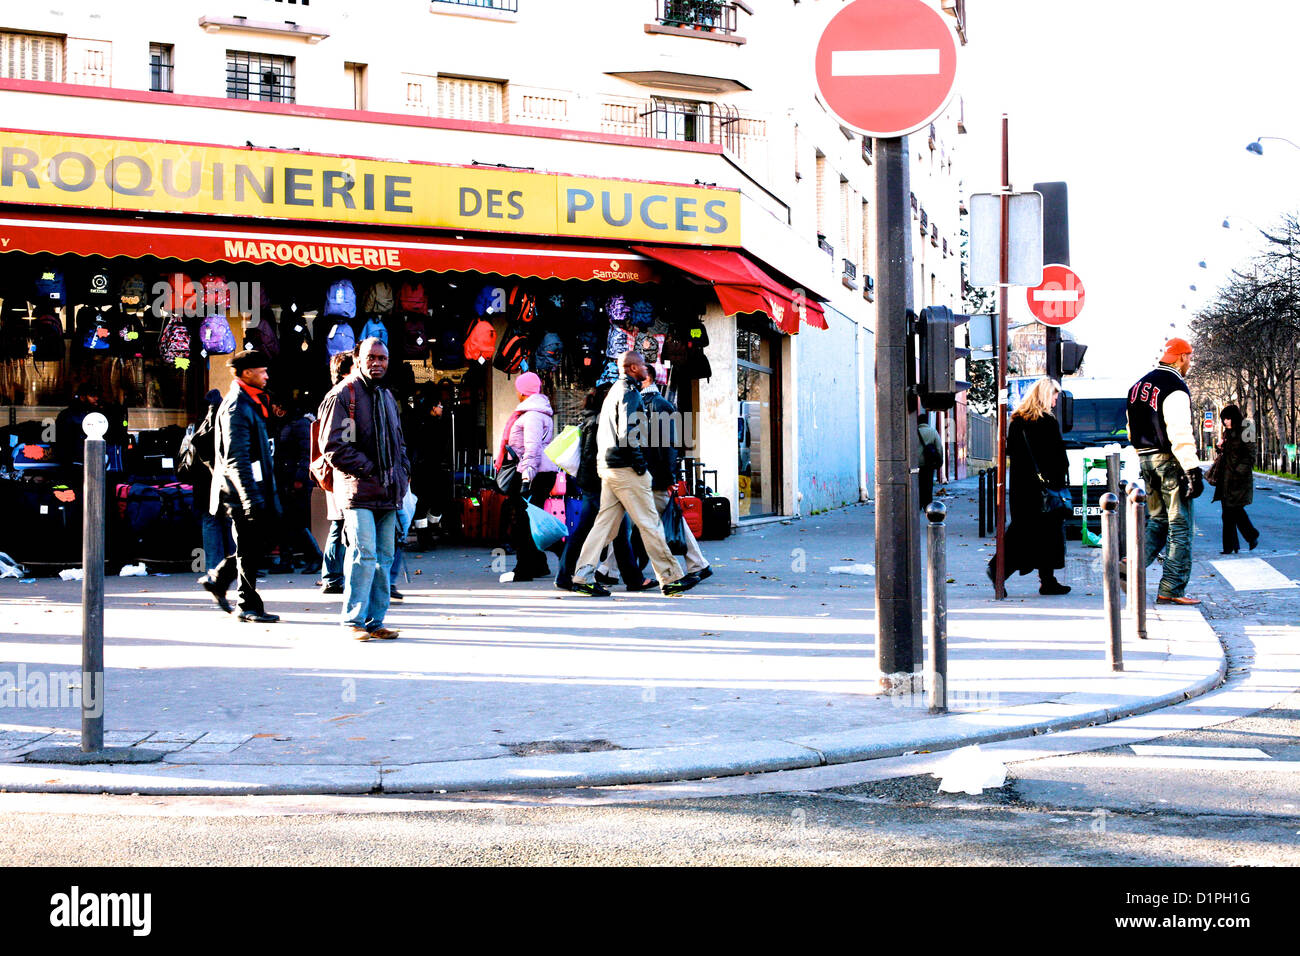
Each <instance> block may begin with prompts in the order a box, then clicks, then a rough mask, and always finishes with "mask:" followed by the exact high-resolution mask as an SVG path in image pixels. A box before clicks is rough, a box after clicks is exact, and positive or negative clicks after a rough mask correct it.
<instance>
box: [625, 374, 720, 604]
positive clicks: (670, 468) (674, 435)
mask: <svg viewBox="0 0 1300 956" xmlns="http://www.w3.org/2000/svg"><path fill="white" fill-rule="evenodd" d="M641 401H642V402H644V403H645V407H646V414H647V415H648V416H649V421H650V441H649V444H648V445H647V446H646V449H645V456H646V464H647V465H649V467H650V489H651V491H653V492H654V497H655V509H656V510H657V511H658V512H659V517H660V518H661V519H662V518H663V514H664V510H665V509H666V508H667V507H668V500H669V499H670V498H671V497H672V494H673V493H672V486H673V484H674V483H675V482H676V481H677V454H678V449H679V448H680V447H681V442H682V436H681V423H680V418H681V416H680V415H678V414H677V408H676V406H675V405H673V403H672V402H670V401H669V400H668V399H667V398H665V397H664V396H663V395H662V394H660V392H659V386H658V385H656V384H655V375H654V371H653V370H652V369H650V368H646V369H645V374H644V377H643V379H642V385H641ZM660 526H661V527H662V524H661V525H660ZM682 532H683V536H684V537H685V539H686V577H687V579H688V580H691V581H693V582H695V583H696V584H698V583H699V582H700V581H703V580H704V579H705V578H711V577H713V568H711V567H710V566H709V562H708V560H707V559H705V557H704V552H703V551H701V550H700V543H699V542H698V541H696V540H695V535H694V534H692V533H691V528H690V525H688V524H687V523H686V521H685V519H683V521H682Z"/></svg>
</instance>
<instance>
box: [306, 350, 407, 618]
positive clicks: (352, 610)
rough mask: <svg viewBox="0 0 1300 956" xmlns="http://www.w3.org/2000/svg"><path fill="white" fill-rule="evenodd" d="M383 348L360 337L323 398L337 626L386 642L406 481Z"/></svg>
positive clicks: (403, 451)
mask: <svg viewBox="0 0 1300 956" xmlns="http://www.w3.org/2000/svg"><path fill="white" fill-rule="evenodd" d="M387 372H388V349H387V348H386V347H385V346H384V344H383V342H381V341H380V340H379V339H377V338H369V339H366V340H365V341H364V342H362V343H361V345H360V348H359V354H358V357H357V365H356V368H355V369H354V370H353V371H352V373H351V374H349V375H348V376H347V377H346V378H344V379H343V381H341V382H339V384H338V385H335V386H334V388H332V389H331V390H330V392H329V394H327V395H326V396H325V400H324V401H323V402H322V403H321V427H320V431H321V435H322V436H323V437H322V441H323V443H324V448H323V450H322V453H323V455H324V458H325V461H326V463H327V464H328V465H329V467H330V469H331V470H332V472H333V488H334V491H333V495H334V501H335V504H336V505H337V506H338V507H339V508H340V509H341V510H342V512H343V536H344V540H346V542H347V555H346V557H345V558H344V561H343V625H344V627H346V628H348V630H349V631H350V632H351V633H352V635H353V636H354V637H355V638H356V639H357V640H359V641H369V640H371V639H379V640H392V639H393V638H395V637H397V631H395V630H393V629H392V628H387V627H384V617H385V615H386V614H387V613H388V605H389V600H390V589H391V587H392V584H391V582H390V581H389V577H388V575H389V569H390V568H391V567H392V565H393V552H394V549H395V547H396V543H397V510H398V508H399V507H400V506H401V503H402V499H403V498H405V497H406V489H407V487H408V485H409V483H410V477H409V476H410V473H411V466H410V461H409V460H408V458H407V456H406V442H405V440H404V439H403V437H402V424H401V416H400V414H399V410H398V405H397V400H396V399H395V398H394V397H393V396H392V394H391V393H390V392H389V391H388V389H387V388H385V387H384V386H383V378H384V376H385V375H386V374H387Z"/></svg>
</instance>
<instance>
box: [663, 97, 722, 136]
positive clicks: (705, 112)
mask: <svg viewBox="0 0 1300 956" xmlns="http://www.w3.org/2000/svg"><path fill="white" fill-rule="evenodd" d="M650 103H651V109H650V118H651V123H652V125H651V135H652V136H653V137H654V138H655V139H672V140H677V141H678V142H683V143H710V142H712V141H713V137H712V135H711V134H712V129H711V123H710V119H711V117H710V112H709V106H710V104H708V103H702V102H699V101H697V100H670V99H662V98H660V97H655V98H654V99H652V100H651V101H650Z"/></svg>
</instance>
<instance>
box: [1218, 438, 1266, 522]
mask: <svg viewBox="0 0 1300 956" xmlns="http://www.w3.org/2000/svg"><path fill="white" fill-rule="evenodd" d="M1210 477H1211V478H1213V479H1214V500H1215V501H1222V502H1223V504H1224V505H1225V506H1226V507H1228V508H1244V507H1246V505H1248V504H1250V503H1251V502H1253V501H1254V500H1255V443H1254V442H1248V441H1242V440H1241V435H1240V434H1238V433H1237V430H1236V429H1228V430H1227V431H1226V432H1224V435H1223V444H1222V445H1220V446H1219V454H1218V456H1217V457H1215V459H1214V464H1213V465H1212V466H1211V467H1210Z"/></svg>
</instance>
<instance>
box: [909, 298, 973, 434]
mask: <svg viewBox="0 0 1300 956" xmlns="http://www.w3.org/2000/svg"><path fill="white" fill-rule="evenodd" d="M969 321H970V316H969V315H959V314H957V313H954V312H953V311H952V309H950V308H948V307H947V306H942V305H932V306H930V307H928V308H925V309H922V310H921V316H920V318H919V319H918V320H917V332H918V333H919V334H920V337H921V348H920V353H921V368H920V377H919V381H918V382H917V388H916V391H917V394H918V395H919V396H920V399H921V404H922V406H924V407H925V408H927V409H929V410H930V411H947V410H948V409H950V408H952V407H953V406H954V405H956V404H957V393H958V392H963V391H965V390H966V389H968V388H970V383H969V382H962V381H959V380H958V379H957V369H956V365H955V363H956V361H957V360H958V359H963V360H965V361H966V362H969V360H970V349H968V348H964V347H963V348H958V347H957V341H956V338H957V327H958V326H960V325H965V324H966V323H967V322H969Z"/></svg>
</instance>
